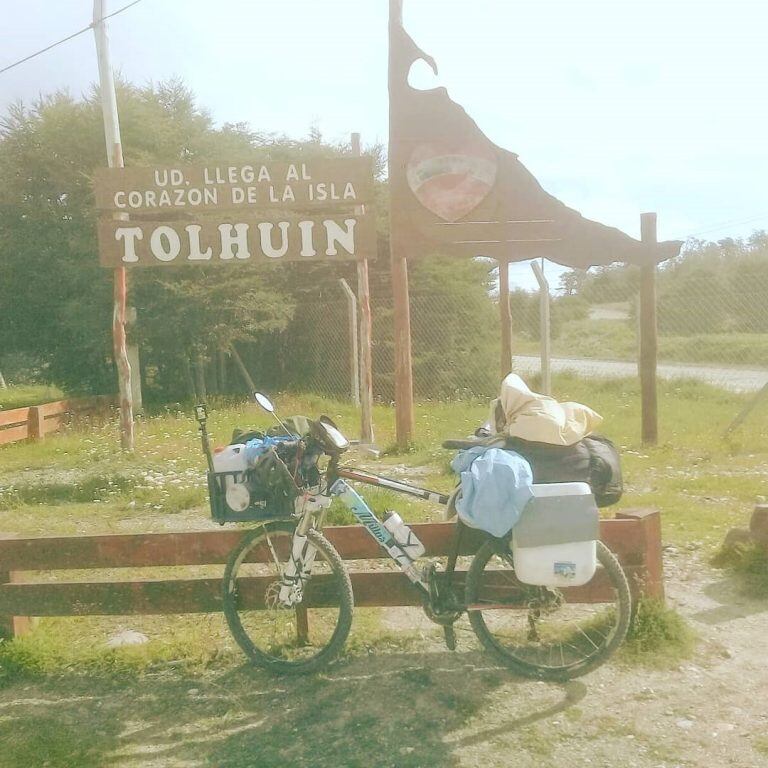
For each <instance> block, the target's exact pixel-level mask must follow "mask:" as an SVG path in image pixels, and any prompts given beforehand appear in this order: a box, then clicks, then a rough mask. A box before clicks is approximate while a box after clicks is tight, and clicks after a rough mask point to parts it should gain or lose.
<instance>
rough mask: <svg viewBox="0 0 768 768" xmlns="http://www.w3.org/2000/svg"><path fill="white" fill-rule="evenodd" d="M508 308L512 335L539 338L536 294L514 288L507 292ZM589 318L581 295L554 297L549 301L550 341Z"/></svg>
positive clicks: (539, 318) (538, 303) (537, 299)
mask: <svg viewBox="0 0 768 768" xmlns="http://www.w3.org/2000/svg"><path fill="white" fill-rule="evenodd" d="M509 308H510V313H511V315H512V326H513V328H514V329H515V333H518V334H522V335H523V336H524V337H525V338H526V339H529V340H538V339H539V338H540V336H541V302H540V299H539V294H538V293H529V292H528V291H524V290H522V289H519V288H518V289H515V290H512V291H510V293H509ZM588 315H589V304H588V303H587V302H586V301H585V299H584V298H583V297H581V296H576V295H565V296H553V297H552V298H551V299H550V307H549V322H550V335H551V338H553V339H557V338H559V337H560V336H561V335H562V334H565V333H568V331H569V329H570V328H571V327H572V326H573V325H574V324H576V323H579V322H580V321H585V320H586V319H587V316H588Z"/></svg>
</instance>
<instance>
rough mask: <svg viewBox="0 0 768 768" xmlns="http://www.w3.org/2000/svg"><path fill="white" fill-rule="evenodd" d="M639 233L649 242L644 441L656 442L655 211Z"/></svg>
mask: <svg viewBox="0 0 768 768" xmlns="http://www.w3.org/2000/svg"><path fill="white" fill-rule="evenodd" d="M640 237H641V239H642V241H643V243H645V245H646V246H647V251H648V252H647V254H646V258H647V263H645V264H643V266H642V267H640V392H641V400H642V430H641V435H642V441H643V443H644V444H646V445H656V443H657V442H658V439H659V416H658V401H657V397H658V395H657V391H656V357H657V349H658V338H657V333H658V331H657V326H656V253H655V251H656V214H655V213H642V214H640Z"/></svg>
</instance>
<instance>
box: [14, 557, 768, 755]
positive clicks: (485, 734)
mask: <svg viewBox="0 0 768 768" xmlns="http://www.w3.org/2000/svg"><path fill="white" fill-rule="evenodd" d="M667 576H668V585H669V586H668V591H669V598H670V601H671V602H672V603H673V604H674V605H676V606H678V608H679V609H680V611H681V612H682V613H684V614H685V615H686V617H687V618H688V619H689V620H690V622H691V623H692V624H693V626H694V627H695V629H696V631H697V633H698V634H699V636H700V642H699V646H698V649H697V652H696V655H695V656H694V657H693V658H692V659H690V660H688V661H686V662H684V663H683V664H681V665H680V666H679V668H674V669H666V670H649V669H642V668H637V667H627V666H625V665H622V664H620V663H612V664H610V665H609V666H607V667H603V668H601V669H599V670H598V671H597V672H595V673H593V674H591V675H589V676H588V677H586V678H584V679H583V680H578V681H574V682H571V683H569V684H567V685H563V686H561V685H550V684H544V683H535V682H530V681H522V680H519V679H515V678H513V677H511V676H510V675H508V674H507V673H506V672H504V671H500V670H498V669H494V668H493V667H492V666H491V664H490V663H489V661H488V658H487V657H486V656H483V655H481V654H477V653H474V652H472V651H465V652H463V653H462V652H459V653H456V654H450V653H446V652H444V651H440V650H438V649H437V648H436V649H435V651H434V652H429V653H419V654H394V653H389V654H387V653H383V652H378V653H376V654H374V655H372V656H367V657H361V656H360V655H357V656H356V657H354V658H353V659H352V660H349V661H345V662H343V663H342V664H339V665H337V666H336V667H334V668H332V670H331V671H330V672H329V673H328V674H327V675H325V676H322V677H316V678H311V679H290V678H289V679H281V680H274V679H272V678H269V677H267V676H266V675H264V674H262V673H261V672H258V671H253V670H250V669H247V668H244V667H240V668H234V669H233V668H230V669H224V670H218V671H216V672H211V673H208V674H205V675H202V676H197V677H184V676H183V675H181V674H180V673H178V672H173V671H168V672H165V673H158V674H155V675H150V676H146V677H143V678H141V679H139V680H130V681H127V680H125V679H123V680H106V679H93V678H82V677H81V678H78V677H67V678H66V679H45V680H42V681H40V680H38V681H30V682H24V683H16V684H14V685H13V686H11V687H10V688H7V689H5V690H1V691H0V738H1V743H2V750H0V766H1V767H2V768H6V766H8V767H10V766H13V768H37V767H38V766H48V768H58V767H59V766H62V767H64V766H66V768H75V767H76V766H84V767H86V768H90V767H94V768H95V767H96V766H110V767H112V766H114V767H115V768H134V767H136V768H138V767H139V766H141V767H142V768H145V767H146V768H199V767H201V766H212V767H213V768H233V767H240V766H242V767H243V768H246V767H247V768H256V767H258V768H272V767H273V766H280V767H281V768H284V766H286V765H296V766H302V768H303V767H304V766H318V767H323V768H324V767H326V766H327V767H328V768H341V767H344V768H346V767H347V766H360V768H363V767H365V768H378V767H382V768H384V767H385V766H387V767H388V766H392V767H393V768H416V767H417V766H423V767H424V768H432V766H455V767H462V768H463V767H465V766H466V767H469V766H472V767H474V766H483V767H489V768H493V767H496V766H498V767H499V768H501V766H504V767H505V768H506V767H507V766H510V765H514V766H515V767H516V768H529V767H530V768H533V767H534V766H536V768H549V767H550V766H552V767H554V766H558V767H559V766H563V765H568V766H579V767H581V766H590V767H594V768H603V767H604V768H608V767H609V766H610V768H615V767H616V766H621V767H622V768H624V767H626V768H677V767H678V766H679V767H681V768H682V767H685V768H713V767H717V768H721V767H722V766H734V767H737V768H753V767H754V768H760V767H761V766H766V767H767V768H768V704H767V702H768V697H767V696H766V691H768V661H767V659H768V656H767V655H766V649H765V643H766V638H768V601H762V602H758V601H754V600H749V599H747V598H745V597H744V596H743V595H742V594H740V592H739V590H738V586H737V585H736V584H734V583H732V582H730V581H729V580H727V579H725V578H724V577H723V574H722V573H721V572H719V571H714V570H712V569H710V568H709V567H708V566H707V565H705V564H704V563H703V561H702V558H700V557H699V556H698V555H697V554H696V553H689V552H675V551H674V550H672V551H671V552H669V555H668V562H667ZM401 618H402V617H401ZM400 623H401V622H400V621H394V622H393V621H388V622H387V624H388V626H389V627H390V629H391V628H392V626H393V625H398V624H400ZM427 645H429V643H427Z"/></svg>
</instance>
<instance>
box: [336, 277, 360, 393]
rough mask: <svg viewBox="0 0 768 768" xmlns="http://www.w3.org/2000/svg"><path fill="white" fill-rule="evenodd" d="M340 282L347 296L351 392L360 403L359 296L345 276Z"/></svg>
mask: <svg viewBox="0 0 768 768" xmlns="http://www.w3.org/2000/svg"><path fill="white" fill-rule="evenodd" d="M339 283H341V287H342V289H343V291H344V293H345V294H346V296H347V310H348V325H349V373H350V377H349V378H350V394H351V396H352V402H353V403H354V404H355V405H360V358H359V349H360V346H359V343H358V339H357V298H356V296H355V292H354V291H353V290H352V289H351V288H350V287H349V283H348V282H347V281H346V280H345V279H344V278H343V277H342V278H340V279H339Z"/></svg>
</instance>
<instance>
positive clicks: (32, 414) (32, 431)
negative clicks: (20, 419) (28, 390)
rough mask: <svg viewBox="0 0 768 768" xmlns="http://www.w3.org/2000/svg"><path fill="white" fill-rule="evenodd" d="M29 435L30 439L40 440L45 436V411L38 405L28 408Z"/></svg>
mask: <svg viewBox="0 0 768 768" xmlns="http://www.w3.org/2000/svg"><path fill="white" fill-rule="evenodd" d="M28 419H29V420H28V422H27V424H28V427H29V437H30V439H31V440H42V439H43V438H44V437H45V411H44V410H43V409H42V408H41V407H40V406H37V405H35V406H33V407H32V408H30V409H29V417H28Z"/></svg>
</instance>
